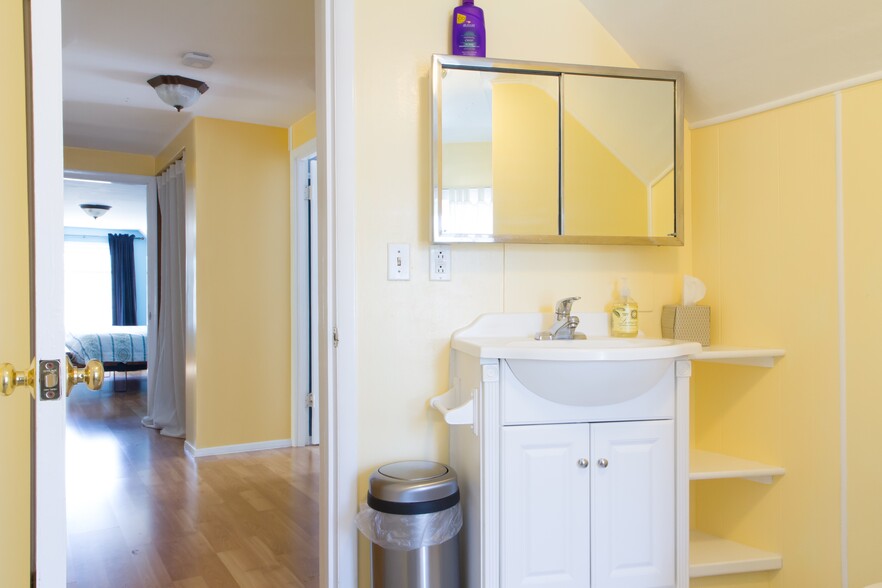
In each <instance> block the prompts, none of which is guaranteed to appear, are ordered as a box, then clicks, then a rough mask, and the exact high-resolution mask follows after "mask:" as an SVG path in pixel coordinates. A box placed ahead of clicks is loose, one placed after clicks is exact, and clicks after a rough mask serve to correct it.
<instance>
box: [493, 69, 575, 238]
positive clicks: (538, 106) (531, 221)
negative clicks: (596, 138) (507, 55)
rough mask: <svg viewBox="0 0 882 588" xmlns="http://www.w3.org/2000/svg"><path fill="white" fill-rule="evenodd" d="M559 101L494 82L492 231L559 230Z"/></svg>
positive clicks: (535, 232)
mask: <svg viewBox="0 0 882 588" xmlns="http://www.w3.org/2000/svg"><path fill="white" fill-rule="evenodd" d="M558 125H559V123H558V110H557V102H556V101H555V100H553V99H552V98H551V96H549V95H548V94H546V93H545V92H544V91H542V90H541V89H540V88H538V87H536V86H532V85H529V84H517V83H499V84H495V85H494V86H493V143H492V145H493V147H492V153H491V160H492V170H493V231H494V232H495V233H500V234H503V235H557V234H558V206H557V200H558V192H559V189H558V186H559V183H558V158H559V153H560V148H559V141H558V139H559V134H558Z"/></svg>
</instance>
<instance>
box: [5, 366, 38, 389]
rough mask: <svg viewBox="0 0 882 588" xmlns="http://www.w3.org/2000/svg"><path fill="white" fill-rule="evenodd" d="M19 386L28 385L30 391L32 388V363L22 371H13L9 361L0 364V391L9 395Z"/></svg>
mask: <svg viewBox="0 0 882 588" xmlns="http://www.w3.org/2000/svg"><path fill="white" fill-rule="evenodd" d="M19 386H28V387H30V388H31V393H33V389H34V365H33V364H31V367H30V368H29V369H28V370H26V371H23V372H17V371H15V368H14V367H12V364H10V363H3V364H0V393H2V394H3V395H4V396H9V395H10V394H12V392H13V391H14V390H15V389H16V388H18V387H19Z"/></svg>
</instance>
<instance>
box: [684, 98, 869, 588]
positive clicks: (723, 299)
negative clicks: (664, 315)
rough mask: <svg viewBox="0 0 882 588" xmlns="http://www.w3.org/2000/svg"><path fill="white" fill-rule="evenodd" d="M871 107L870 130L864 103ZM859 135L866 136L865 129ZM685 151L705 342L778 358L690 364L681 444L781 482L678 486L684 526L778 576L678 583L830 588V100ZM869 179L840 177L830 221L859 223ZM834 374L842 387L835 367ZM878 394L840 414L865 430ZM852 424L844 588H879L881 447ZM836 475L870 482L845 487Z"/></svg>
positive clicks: (833, 395)
mask: <svg viewBox="0 0 882 588" xmlns="http://www.w3.org/2000/svg"><path fill="white" fill-rule="evenodd" d="M877 96H878V92H877ZM874 108H875V112H876V116H877V117H878V113H879V112H880V108H879V106H878V97H877V102H876V106H874ZM852 122H853V124H854V126H855V127H858V126H863V125H865V124H867V123H868V122H870V121H869V120H868V116H867V115H866V114H865V113H864V112H861V111H860V108H859V107H857V106H856V107H855V111H854V120H853V121H852ZM875 124H876V132H877V133H878V130H879V128H878V118H877V119H876V122H875ZM844 133H845V134H844V138H845V140H846V141H849V140H851V139H850V138H849V137H850V136H851V133H852V131H851V130H849V129H848V128H846V129H845V131H844ZM865 139H867V137H865ZM692 140H693V145H692V164H693V190H692V194H693V209H692V210H693V219H694V227H695V240H694V248H693V251H694V263H693V265H694V270H695V273H696V275H697V276H699V277H700V278H702V279H703V280H704V281H705V282H706V283H707V285H708V302H709V303H710V305H711V307H712V308H711V318H712V325H711V333H712V343H719V344H730V345H746V346H751V345H752V346H768V347H783V348H785V349H786V353H787V355H786V356H785V357H784V358H783V359H781V360H779V361H778V364H777V366H776V367H775V368H774V369H772V370H767V369H762V368H746V367H734V366H716V365H701V364H698V365H696V368H695V372H694V378H693V399H694V410H693V414H694V417H695V418H694V420H693V423H692V426H693V442H694V444H695V445H696V446H697V447H699V448H701V449H706V450H719V451H722V452H725V453H730V454H733V455H736V456H739V457H744V458H748V459H756V460H758V461H762V462H765V463H771V464H778V465H781V466H783V467H784V468H785V469H786V472H787V473H786V475H784V476H782V477H781V478H780V479H777V480H776V481H775V482H774V483H773V484H772V485H770V486H765V485H761V484H756V483H753V482H749V481H743V480H721V481H711V482H693V484H692V497H693V513H692V523H693V526H694V527H696V528H698V529H701V530H703V531H707V532H712V533H714V534H718V535H722V536H725V537H728V538H731V539H734V540H737V541H741V542H744V543H747V544H750V545H753V546H756V547H760V548H764V549H769V550H772V551H776V552H780V553H781V554H782V555H783V561H784V567H783V569H782V570H780V571H778V572H769V573H763V574H750V575H735V576H728V577H720V578H713V579H705V580H699V581H694V582H693V583H692V585H693V586H696V587H697V586H717V587H727V588H735V587H746V586H751V587H754V586H780V587H784V586H786V587H789V588H802V587H804V586H819V587H820V586H824V587H826V586H839V585H840V564H841V561H840V539H841V534H840V523H841V517H840V498H841V496H840V482H841V477H840V447H841V445H840V426H839V423H840V420H839V419H840V389H839V369H840V363H839V322H838V319H837V312H838V311H837V308H838V307H837V305H838V294H837V283H838V282H837V280H838V277H837V276H838V265H837V237H838V235H837V227H836V152H835V144H836V142H835V140H836V103H835V98H834V97H833V96H824V97H821V98H818V99H815V100H811V101H807V102H802V103H799V104H795V105H792V106H787V107H784V108H780V109H777V110H773V111H771V112H767V113H763V114H760V115H756V116H752V117H748V118H744V119H740V120H737V121H733V122H730V123H726V124H721V125H717V126H713V127H708V128H705V129H700V130H697V131H693V133H692ZM855 144H856V145H858V144H860V145H862V146H863V147H869V148H871V149H872V151H871V152H872V153H873V154H874V155H873V156H874V157H875V159H876V161H877V162H878V160H879V158H880V157H882V148H880V147H882V145H880V143H879V140H878V139H875V140H874V141H869V142H865V141H864V140H859V141H858V140H856V143H855ZM855 159H856V158H855V157H853V156H852V155H851V154H846V155H845V158H844V162H843V167H844V168H845V169H850V168H852V167H853V163H854V162H855ZM872 169H873V170H874V171H873V172H872V173H874V174H875V175H876V178H875V180H876V184H875V185H873V183H872V182H870V183H865V180H857V179H856V180H855V181H856V183H861V184H862V186H863V188H864V189H865V191H864V193H863V194H860V193H858V191H857V190H852V189H847V190H846V191H845V194H844V197H845V202H846V208H847V209H850V208H851V207H852V205H854V206H855V207H856V208H857V210H858V211H859V212H858V213H857V214H858V215H863V217H864V218H867V217H866V215H867V214H868V213H870V211H871V210H872V208H873V207H876V208H878V205H877V204H876V203H877V201H878V188H877V186H878V180H879V177H878V175H879V174H878V171H875V170H877V169H878V163H876V165H875V167H874V168H872ZM856 175H857V174H856ZM846 177H848V176H846ZM874 188H875V190H874ZM869 218H872V217H869ZM854 222H855V223H856V224H855V226H854V229H855V230H854V231H851V230H846V235H851V234H852V233H858V234H859V235H863V237H861V236H858V235H855V237H853V238H855V239H860V238H866V239H870V237H869V235H870V234H873V233H874V232H875V231H873V230H872V228H871V227H870V226H867V227H863V228H861V227H859V225H860V223H861V222H863V221H861V220H858V219H857V218H855V219H854ZM849 239H852V237H849ZM867 243H868V244H869V243H870V242H869V240H868V241H867ZM870 251H872V248H870V249H868V250H865V251H860V250H859V249H858V248H857V247H854V248H851V249H849V248H847V249H846V256H847V257H846V259H847V261H846V267H847V268H848V267H849V264H860V265H861V268H860V270H857V268H855V270H856V271H855V274H856V275H858V274H859V275H867V276H874V277H873V278H871V279H873V280H875V281H876V282H877V283H878V282H879V280H880V278H882V270H880V269H879V268H880V267H882V265H880V264H879V263H875V264H874V263H872V262H868V261H869V260H868V259H867V257H866V256H867V254H868V253H870ZM870 254H871V253H870ZM861 279H862V278H857V280H855V281H854V284H855V285H857V284H858V282H859V281H860V280H861ZM850 280H851V278H850ZM849 283H851V282H849ZM854 293H855V294H857V295H858V296H863V295H864V293H862V292H860V293H859V292H858V291H854ZM848 306H849V308H854V307H855V304H849V305H848ZM873 312H874V311H873ZM849 314H850V313H849ZM863 318H864V317H861V320H862V319H863ZM857 324H861V326H863V324H864V323H862V322H859V323H856V324H855V327H857ZM871 324H872V321H871ZM855 337H856V338H855V339H854V340H855V341H856V342H857V344H858V346H860V345H861V344H862V343H864V342H865V341H864V339H863V338H862V337H863V335H862V334H860V333H859V334H857V335H855ZM851 340H852V336H851V335H849V342H851ZM862 360H863V363H862V365H860V367H855V369H856V370H859V371H858V372H857V374H859V375H858V379H862V378H861V377H860V376H863V382H865V383H868V381H867V380H866V377H867V376H868V375H869V374H870V372H868V371H867V367H868V366H867V364H868V363H869V362H870V361H873V359H872V358H870V357H864V358H862ZM876 363H878V361H877V362H876ZM849 366H850V369H849V373H852V372H851V366H852V364H851V360H849ZM857 374H856V375H857ZM876 388H877V389H878V386H876ZM878 396H879V395H878V394H874V393H870V392H869V389H865V390H862V391H861V390H859V389H857V387H854V388H853V387H852V386H849V388H848V397H849V400H850V402H849V406H850V407H851V406H852V398H853V397H854V398H855V400H854V406H859V407H860V409H861V410H862V411H863V412H864V414H872V415H875V416H876V417H878V416H879V415H880V414H882V403H880V400H879V399H878ZM849 412H850V411H849ZM868 421H873V422H866V423H864V424H863V426H861V425H856V424H854V423H849V427H848V436H849V439H851V438H852V435H853V434H854V433H857V432H859V431H862V437H863V441H865V442H866V443H861V444H860V446H859V447H857V448H855V450H854V453H853V454H852V453H850V455H849V458H850V459H851V457H852V455H853V456H854V461H855V462H856V463H854V464H852V463H850V469H849V477H848V485H849V488H851V487H852V486H855V487H856V488H859V489H857V490H856V491H855V493H854V495H853V496H854V497H855V499H852V500H849V511H850V512H853V513H854V514H853V515H852V516H850V517H849V525H850V527H851V526H852V523H853V522H854V521H857V520H862V521H864V525H863V526H861V530H856V529H851V528H850V536H849V551H850V555H851V557H850V562H849V564H850V568H852V570H853V574H852V576H851V580H852V581H851V582H849V585H850V586H854V587H863V586H864V585H866V584H868V583H870V582H871V581H880V580H882V561H880V560H879V557H878V555H879V551H878V550H879V540H878V529H879V528H882V516H880V515H882V513H880V511H879V509H878V507H877V506H876V505H878V503H879V500H878V499H879V496H880V494H882V483H880V482H882V478H880V477H879V475H878V470H879V468H878V459H876V458H875V451H873V452H872V453H869V454H868V453H867V448H868V447H873V443H875V446H876V447H878V446H880V445H882V436H880V435H879V433H878V426H877V424H876V423H875V419H874V418H870V419H868ZM857 427H861V428H857ZM849 447H852V442H851V441H849ZM871 461H872V462H873V463H872V466H871V467H870V468H866V466H870V462H871ZM852 467H856V468H861V469H862V470H863V471H865V472H867V471H868V469H875V472H874V473H872V474H870V473H867V475H866V476H860V475H853V474H852V472H853V471H854V470H853V469H852ZM868 482H872V484H867V483H868ZM871 497H872V498H871ZM850 498H851V496H850ZM853 517H856V518H853ZM874 532H875V534H874ZM862 553H863V556H860V555H859V554H862ZM870 567H875V575H874V574H872V573H868V569H869V568H870Z"/></svg>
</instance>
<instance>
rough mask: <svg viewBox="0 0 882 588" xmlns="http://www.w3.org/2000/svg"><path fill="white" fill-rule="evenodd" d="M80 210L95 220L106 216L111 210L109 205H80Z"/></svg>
mask: <svg viewBox="0 0 882 588" xmlns="http://www.w3.org/2000/svg"><path fill="white" fill-rule="evenodd" d="M80 208H82V209H83V212H85V213H86V214H88V215H89V216H91V217H92V218H94V219H97V218H98V217H99V216H104V215H105V214H107V211H108V210H110V206H109V205H107V204H80Z"/></svg>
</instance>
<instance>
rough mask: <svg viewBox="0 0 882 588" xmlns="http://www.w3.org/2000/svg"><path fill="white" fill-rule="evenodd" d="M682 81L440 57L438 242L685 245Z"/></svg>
mask: <svg viewBox="0 0 882 588" xmlns="http://www.w3.org/2000/svg"><path fill="white" fill-rule="evenodd" d="M681 105H682V75H681V74H679V73H677V72H659V71H651V70H639V69H625V68H606V67H594V66H570V65H561V64H547V63H537V62H525V61H500V60H491V59H482V58H470V57H451V56H440V55H436V56H435V58H434V67H433V109H432V152H433V153H432V179H433V185H432V189H433V204H432V217H433V237H434V240H435V242H448V243H449V242H515V243H600V244H615V243H620V244H653V245H682V244H683V196H682V184H683V165H682V161H683V158H682V133H683V127H682V124H683V123H682V106H681Z"/></svg>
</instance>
